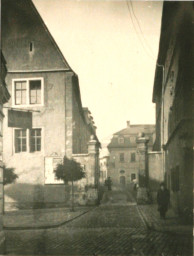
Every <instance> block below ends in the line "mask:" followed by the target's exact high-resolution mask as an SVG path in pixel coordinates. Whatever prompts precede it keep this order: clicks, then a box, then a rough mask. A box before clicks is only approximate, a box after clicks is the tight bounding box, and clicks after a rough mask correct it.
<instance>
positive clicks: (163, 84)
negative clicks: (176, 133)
mask: <svg viewBox="0 0 194 256" xmlns="http://www.w3.org/2000/svg"><path fill="white" fill-rule="evenodd" d="M156 65H157V66H158V67H160V68H162V133H161V134H162V138H161V151H162V172H163V177H164V174H165V152H164V87H165V68H164V65H162V64H158V63H156Z"/></svg>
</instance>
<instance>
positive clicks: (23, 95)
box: [12, 78, 43, 106]
mask: <svg viewBox="0 0 194 256" xmlns="http://www.w3.org/2000/svg"><path fill="white" fill-rule="evenodd" d="M12 93H13V95H14V97H13V105H15V106H22V105H24V106H26V105H41V104H42V105H43V78H36V79H34V78H33V79H32V78H30V79H29V78H26V79H21V80H19V79H14V80H13V92H12Z"/></svg>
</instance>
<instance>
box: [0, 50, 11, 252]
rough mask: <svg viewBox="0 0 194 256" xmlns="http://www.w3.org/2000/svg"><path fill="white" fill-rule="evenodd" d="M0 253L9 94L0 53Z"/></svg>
mask: <svg viewBox="0 0 194 256" xmlns="http://www.w3.org/2000/svg"><path fill="white" fill-rule="evenodd" d="M0 70H1V71H0V72H1V76H0V253H2V254H3V247H4V246H3V245H4V233H3V212H4V207H3V206H4V186H3V119H4V114H3V105H4V104H5V103H6V102H7V101H8V100H9V98H10V94H9V92H8V90H7V85H6V83H5V77H6V74H7V68H6V62H5V59H4V57H3V54H2V52H1V59H0Z"/></svg>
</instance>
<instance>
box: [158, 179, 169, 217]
mask: <svg viewBox="0 0 194 256" xmlns="http://www.w3.org/2000/svg"><path fill="white" fill-rule="evenodd" d="M169 202H170V193H169V190H168V189H167V188H166V187H165V184H164V182H162V183H161V184H160V189H159V190H158V193H157V203H158V211H159V212H160V218H161V219H165V217H166V212H167V210H168V206H169Z"/></svg>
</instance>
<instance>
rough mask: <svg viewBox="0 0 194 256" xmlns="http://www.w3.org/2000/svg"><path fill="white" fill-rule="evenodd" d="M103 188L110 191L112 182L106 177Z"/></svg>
mask: <svg viewBox="0 0 194 256" xmlns="http://www.w3.org/2000/svg"><path fill="white" fill-rule="evenodd" d="M105 186H107V187H108V190H112V180H111V178H110V177H108V179H106V180H105Z"/></svg>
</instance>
